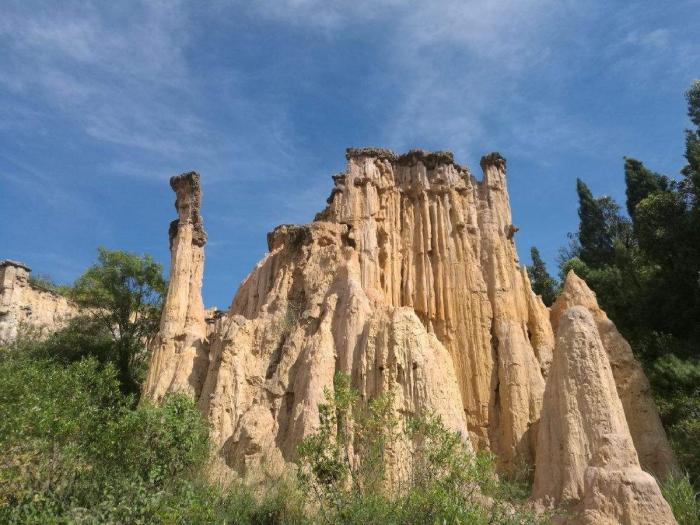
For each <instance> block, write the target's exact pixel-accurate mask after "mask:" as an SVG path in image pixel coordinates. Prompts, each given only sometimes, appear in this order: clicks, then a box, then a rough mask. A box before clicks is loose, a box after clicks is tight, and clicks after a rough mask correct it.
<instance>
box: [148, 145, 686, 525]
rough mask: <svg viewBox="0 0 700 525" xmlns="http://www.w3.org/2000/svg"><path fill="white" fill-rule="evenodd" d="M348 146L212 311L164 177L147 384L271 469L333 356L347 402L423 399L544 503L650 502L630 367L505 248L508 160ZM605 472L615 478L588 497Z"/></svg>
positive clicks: (186, 225)
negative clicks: (314, 199) (321, 193)
mask: <svg viewBox="0 0 700 525" xmlns="http://www.w3.org/2000/svg"><path fill="white" fill-rule="evenodd" d="M346 156H347V168H346V170H345V171H344V172H343V173H340V174H338V175H336V176H335V177H333V179H334V183H335V184H334V188H333V190H332V192H331V195H330V197H329V198H328V201H327V207H326V208H325V209H324V210H323V211H321V212H320V213H319V214H317V216H316V218H315V220H314V221H313V222H312V223H310V224H307V225H303V226H296V225H282V226H279V227H277V228H276V229H275V230H274V231H272V232H271V233H270V234H268V248H269V251H268V253H267V254H266V255H265V256H264V257H263V259H262V260H261V261H260V262H259V263H258V264H257V265H256V266H255V268H253V270H252V271H251V273H250V274H249V275H248V276H247V277H246V278H245V279H244V280H243V282H242V283H241V286H240V288H239V289H238V291H237V292H236V294H235V296H234V298H233V301H232V303H231V306H230V308H229V309H228V311H227V312H225V313H222V312H216V313H214V312H209V313H206V314H205V311H204V309H203V307H202V300H201V293H200V289H201V279H202V265H203V252H202V247H203V244H204V239H205V235H204V232H203V229H202V224H201V218H200V216H199V205H200V191H199V178H198V176H196V174H187V175H183V176H180V177H176V178H174V179H173V181H171V184H172V186H173V189H174V190H175V192H176V194H177V202H176V207H177V210H178V214H179V219H178V221H176V222H175V223H174V226H173V227H171V251H172V260H171V281H170V288H169V291H168V297H167V300H166V305H165V309H164V312H163V318H162V321H161V327H160V333H159V335H158V337H157V339H156V344H155V345H154V355H153V359H152V362H151V366H150V370H149V376H148V381H147V385H146V389H145V395H146V397H147V398H150V399H154V400H159V399H161V398H162V396H163V395H165V394H166V393H167V392H173V391H186V392H189V393H190V394H192V395H193V396H194V397H195V398H196V400H197V403H198V406H199V407H200V409H201V410H202V412H203V413H204V414H205V415H206V417H207V419H208V421H209V423H210V425H211V429H212V441H213V443H214V447H215V450H216V456H217V458H218V459H219V460H220V464H221V466H223V467H225V468H227V469H233V470H235V471H238V472H241V473H250V472H252V471H254V472H261V471H264V470H267V471H270V472H278V471H279V470H280V469H281V468H283V466H284V465H285V464H287V463H289V462H292V461H294V460H295V458H296V447H297V445H298V444H299V443H300V442H301V441H302V440H303V439H304V438H305V437H306V436H308V435H309V434H311V433H313V432H315V430H316V429H317V428H318V424H319V409H318V406H319V404H321V403H323V402H324V401H325V395H326V392H327V391H330V392H332V389H333V378H334V376H335V374H336V373H337V372H343V373H345V374H348V375H349V376H350V378H351V381H352V386H353V387H354V388H356V389H357V390H358V392H359V393H360V395H361V398H362V400H364V401H368V400H370V399H372V398H375V397H376V396H379V395H381V394H384V393H391V394H392V396H393V399H394V407H393V408H394V410H395V411H396V414H397V415H399V416H400V417H402V418H409V417H412V416H416V415H419V414H425V413H435V414H437V415H439V416H440V417H441V418H442V420H443V422H444V423H445V424H446V425H447V426H448V427H449V428H451V429H453V430H454V431H456V432H459V433H460V434H461V435H462V436H463V437H464V439H465V441H467V442H471V444H472V446H473V447H474V448H478V449H488V450H491V451H493V452H495V453H496V455H497V457H498V459H499V462H500V467H501V468H502V469H505V470H507V469H511V468H514V467H516V466H520V464H521V463H526V464H527V463H529V464H531V465H532V464H533V463H535V462H536V463H537V472H538V481H537V484H536V495H537V496H538V498H539V499H540V500H543V499H549V500H552V501H557V502H558V501H562V502H567V503H568V502H571V504H572V505H583V504H584V503H582V502H586V503H585V505H587V507H586V508H587V509H589V510H590V512H589V515H590V516H594V515H595V514H594V513H595V512H599V514H600V516H618V515H619V513H620V512H623V511H624V512H627V510H628V509H636V510H630V512H642V511H641V510H639V509H641V508H642V500H641V499H639V498H641V495H645V496H644V497H645V498H646V499H645V501H646V500H648V501H655V502H656V503H654V505H657V503H658V505H657V506H659V507H658V508H661V507H662V503H663V504H665V503H664V502H663V500H661V501H660V502H658V501H657V500H654V498H656V495H657V493H658V487H657V486H656V485H655V483H651V482H653V479H652V478H650V477H645V476H647V475H646V474H644V473H643V472H642V470H641V469H640V468H639V462H638V460H637V459H636V458H637V456H636V451H635V449H634V446H639V447H641V450H643V451H646V450H647V449H646V448H645V447H646V445H645V444H644V443H646V442H645V441H644V440H645V439H649V438H648V437H645V436H644V435H643V433H644V432H647V431H649V432H652V434H653V432H656V431H657V430H658V429H655V427H654V428H652V427H653V425H651V424H648V423H644V424H640V426H639V427H636V426H634V425H636V423H635V424H633V425H631V426H634V428H635V429H636V430H634V431H633V433H632V437H630V431H629V430H628V428H627V420H626V416H625V411H626V410H627V409H628V407H627V405H626V403H627V402H628V401H626V399H628V398H630V399H629V403H631V404H630V407H634V408H633V410H641V409H640V407H647V408H648V407H649V406H651V407H652V408H653V404H652V405H648V403H651V399H650V398H649V397H648V385H647V389H646V390H644V388H643V386H644V385H643V384H642V383H641V382H640V381H641V380H640V379H639V377H638V376H639V374H641V369H639V370H637V368H634V366H637V367H638V365H636V362H634V360H633V358H632V360H631V361H630V360H629V359H628V358H629V357H630V356H631V353H630V354H629V356H628V355H627V354H624V352H623V351H626V350H625V348H624V344H626V343H624V340H623V339H622V338H621V337H620V336H619V334H617V332H616V331H615V332H614V333H613V330H614V326H612V323H609V320H607V317H605V314H604V313H602V312H600V310H599V309H598V307H597V304H595V307H594V303H595V299H594V298H593V302H591V301H590V297H588V296H586V295H585V294H583V293H582V292H581V288H580V287H574V285H573V284H569V283H567V287H566V288H565V290H564V294H563V295H562V297H561V298H560V299H559V301H558V302H557V303H556V304H555V306H554V307H553V309H552V312H551V321H550V311H549V310H548V309H547V308H546V307H545V306H544V304H543V303H542V300H541V298H539V297H538V296H536V295H535V294H534V293H533V292H532V289H531V286H530V282H529V280H528V277H527V272H526V269H525V268H524V267H523V266H522V265H521V264H520V263H519V261H518V258H517V253H516V249H515V233H516V232H517V227H516V226H515V225H514V224H513V222H512V218H511V211H510V205H509V201H508V194H507V191H506V181H505V169H506V163H505V160H504V159H503V158H502V157H501V156H500V155H499V154H497V153H492V154H489V155H486V156H484V157H483V158H482V161H481V168H482V171H483V178H482V180H480V181H478V180H477V179H476V178H475V177H474V176H473V175H472V173H471V172H470V171H469V170H468V169H467V168H465V167H463V166H460V165H458V164H457V163H455V162H454V159H453V158H452V154H450V153H447V152H436V153H426V152H423V151H420V150H414V151H410V152H408V153H407V154H404V155H396V154H394V153H393V152H391V151H389V150H385V149H379V148H362V149H349V150H348V151H347V155H346ZM582 301H583V302H582ZM569 303H571V304H569ZM577 304H582V305H583V306H585V307H586V308H579V309H574V310H569V306H573V305H577ZM565 311H566V313H565ZM570 312H573V313H572V314H571V315H573V314H576V315H575V316H574V317H572V318H571V319H569V317H570V315H569V314H570ZM591 315H592V316H593V317H591ZM560 316H563V318H566V319H569V320H568V321H566V322H564V321H560V320H559V318H560ZM567 316H569V317H567ZM593 319H595V321H593ZM606 321H607V323H606ZM567 323H568V324H567ZM559 325H562V326H564V325H566V326H568V328H567V329H566V330H564V331H562V327H560V326H559ZM611 326H612V328H611ZM557 329H559V331H558V332H556V331H557ZM555 332H556V333H557V340H556V347H555V337H554V334H555ZM614 334H617V336H616V337H617V339H615V337H614ZM596 338H597V339H596ZM623 343H624V344H623ZM621 348H622V350H621ZM626 349H627V350H629V347H628V346H627V347H626ZM608 354H610V357H609V358H608ZM623 354H624V355H623ZM608 361H610V363H612V365H613V368H612V371H611V368H610V363H609V362H608ZM625 367H627V368H625ZM618 368H619V370H620V373H619V374H618V371H616V370H617V369H618ZM641 377H642V379H643V375H642V376H641ZM545 380H546V389H545ZM579 383H581V384H579ZM618 392H620V394H619V397H618ZM633 394H634V395H642V394H644V395H645V396H647V397H645V398H644V400H641V401H640V400H639V399H637V400H634V399H631V397H633ZM620 398H622V401H620ZM649 413H650V412H649V411H647V412H646V414H649ZM654 414H655V412H654ZM638 417H641V416H638ZM644 417H646V416H644ZM627 418H628V419H629V420H632V419H633V417H632V415H628V416H627ZM642 419H643V418H642ZM647 419H648V420H649V421H650V419H649V418H647ZM657 420H658V417H657ZM645 421H646V419H645ZM637 428H639V429H646V430H637ZM637 432H641V434H639V435H638V434H637ZM653 435H654V436H657V437H658V436H659V434H658V433H656V434H653ZM662 435H663V434H661V436H662ZM606 436H607V437H606ZM635 436H636V437H635ZM632 438H634V439H635V441H634V445H633V444H632ZM638 438H639V439H641V441H639V445H637V439H638ZM659 439H660V438H659ZM606 440H608V441H609V442H610V443H615V444H616V445H615V446H607V445H605V443H607V442H608V441H606ZM625 440H626V441H625ZM657 443H658V444H659V446H661V445H662V444H665V443H666V442H665V437H664V440H663V442H662V441H660V440H657ZM407 445H408V446H397V447H395V448H393V449H392V451H391V453H389V454H388V455H387V458H386V461H387V463H388V464H387V467H388V469H387V470H388V472H389V473H390V476H392V477H394V478H397V479H398V478H400V477H401V476H403V475H405V472H406V469H407V468H409V466H410V462H411V454H410V444H407ZM623 445H624V446H623ZM665 446H667V444H666V445H665ZM606 447H607V448H606ZM616 447H617V448H616ZM618 448H619V451H620V454H619V455H618V454H617V451H618ZM536 452H537V453H536ZM352 453H353V452H352V451H350V455H352ZM658 461H659V462H660V463H663V462H664V461H666V460H665V459H664V457H663V456H659V457H658ZM670 461H672V457H671V459H670V460H669V462H670ZM642 464H643V465H646V463H644V461H643V463H642ZM541 465H544V466H541ZM596 468H598V469H603V470H595V469H596ZM550 471H551V475H550V477H547V475H546V473H547V472H550ZM392 479H393V478H392ZM616 480H617V481H616ZM649 480H651V482H649ZM615 483H617V485H615ZM650 483H651V484H650ZM628 485H629V486H632V487H633V488H634V491H633V492H629V493H628V492H625V491H626V490H627V489H624V488H623V486H628ZM603 486H605V487H607V488H610V489H611V490H613V489H614V490H617V492H615V493H614V494H616V495H613V492H610V493H608V492H606V493H605V494H604V496H605V497H606V498H607V497H609V498H612V499H609V500H607V499H601V498H602V496H601V497H599V495H598V492H599V487H603ZM587 487H589V488H587ZM597 487H598V488H597ZM607 488H606V490H607ZM618 489H619V490H618ZM654 491H656V492H654ZM625 498H627V499H625ZM611 506H612V507H614V509H612V507H611ZM577 508H578V507H577ZM654 508H657V507H654ZM611 509H612V510H611ZM620 509H622V510H620ZM659 512H660V511H659ZM657 514H658V513H657ZM658 515H659V516H661V514H658ZM587 519H588V518H587ZM601 519H602V518H601ZM606 519H607V518H606ZM615 519H617V518H615ZM620 519H621V518H620ZM660 523H663V521H662V522H660Z"/></svg>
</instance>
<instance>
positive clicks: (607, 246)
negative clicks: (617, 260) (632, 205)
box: [576, 179, 613, 265]
mask: <svg viewBox="0 0 700 525" xmlns="http://www.w3.org/2000/svg"><path fill="white" fill-rule="evenodd" d="M576 193H577V194H578V203H579V206H578V216H579V221H580V222H579V228H578V241H579V243H580V255H579V257H580V258H581V260H582V261H583V262H585V263H586V264H588V265H600V264H604V263H606V262H609V261H610V260H611V259H612V255H613V240H612V238H611V237H610V232H609V231H608V227H607V226H608V224H607V220H606V219H608V218H609V217H606V215H607V216H609V215H610V211H611V210H610V209H609V207H608V209H607V210H606V209H605V208H604V207H603V206H602V205H601V202H600V201H599V200H598V199H595V198H594V197H593V194H592V193H591V190H590V189H589V188H588V186H587V185H586V183H585V182H583V181H582V180H581V179H576ZM606 212H607V213H606Z"/></svg>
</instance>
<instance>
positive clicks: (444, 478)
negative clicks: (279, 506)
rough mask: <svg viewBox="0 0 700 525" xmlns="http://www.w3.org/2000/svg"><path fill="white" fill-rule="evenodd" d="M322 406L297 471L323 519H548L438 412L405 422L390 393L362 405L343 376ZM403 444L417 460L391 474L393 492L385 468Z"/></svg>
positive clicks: (303, 445)
mask: <svg viewBox="0 0 700 525" xmlns="http://www.w3.org/2000/svg"><path fill="white" fill-rule="evenodd" d="M319 410H320V414H321V425H320V427H319V430H318V432H317V433H315V434H313V435H311V436H309V437H308V438H306V439H305V440H304V441H303V442H302V443H301V445H300V446H299V467H300V468H299V476H300V481H301V483H302V486H303V487H306V488H307V491H308V492H309V493H310V494H313V496H314V500H315V507H317V508H318V509H319V511H318V516H319V518H320V520H321V521H322V522H323V523H343V524H355V523H357V524H371V523H377V524H379V523H382V524H384V523H386V524H394V523H395V524H400V523H474V524H481V523H483V524H486V523H501V524H505V523H513V524H515V523H519V524H526V523H533V524H534V523H542V522H546V520H547V519H548V517H547V516H542V517H537V516H535V515H534V514H533V513H531V512H528V511H526V510H524V509H523V508H521V507H520V506H519V505H518V503H517V502H516V501H515V498H513V497H512V496H513V494H514V492H513V490H512V486H507V485H505V484H503V483H502V482H500V481H499V480H498V476H497V475H496V473H495V470H494V461H493V457H492V456H490V455H488V454H474V453H472V452H471V451H470V449H469V447H468V446H467V444H466V443H465V441H464V438H463V437H462V436H460V435H458V434H456V433H454V432H451V431H450V430H448V429H447V428H446V427H445V426H444V425H443V424H442V422H441V421H440V419H439V418H438V417H435V416H432V417H425V418H419V419H414V420H409V421H406V422H404V423H405V424H404V425H403V427H404V428H401V426H402V425H401V424H400V423H401V422H400V421H399V420H398V419H397V417H396V415H395V413H394V410H393V398H392V396H391V395H382V396H379V397H378V398H376V399H374V400H371V401H369V402H368V403H367V404H366V405H360V403H359V396H358V395H357V393H356V392H355V391H354V390H353V389H352V388H351V387H350V381H349V378H348V376H345V375H342V374H338V375H336V377H335V380H334V389H333V392H329V391H327V392H326V402H325V403H324V404H322V405H321V406H320V407H319ZM402 446H408V447H411V458H412V459H411V463H410V465H408V466H407V467H408V473H407V475H406V479H401V478H399V479H396V478H395V477H394V478H391V479H392V482H393V486H394V489H393V490H391V491H390V490H389V489H388V488H389V486H390V485H389V479H390V476H391V475H392V474H391V473H389V472H387V471H386V470H385V468H384V466H385V465H386V459H387V458H391V454H392V451H394V450H396V449H397V448H399V447H402ZM350 450H352V452H353V453H352V454H351V453H350V452H349V451H350ZM358 457H359V458H360V459H358ZM394 475H395V473H394ZM396 485H398V487H397V486H396ZM528 492H529V491H528Z"/></svg>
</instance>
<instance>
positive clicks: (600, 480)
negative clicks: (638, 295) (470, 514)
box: [533, 306, 676, 525]
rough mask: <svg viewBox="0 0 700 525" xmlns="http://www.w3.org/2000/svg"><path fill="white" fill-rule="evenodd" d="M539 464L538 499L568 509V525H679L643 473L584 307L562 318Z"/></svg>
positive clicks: (535, 490)
mask: <svg viewBox="0 0 700 525" xmlns="http://www.w3.org/2000/svg"><path fill="white" fill-rule="evenodd" d="M536 457H537V461H536V468H535V483H534V486H533V498H534V499H536V500H539V501H541V502H544V503H545V505H547V506H551V505H563V506H564V507H566V508H568V509H569V510H570V512H571V514H570V516H569V518H568V523H571V524H584V523H585V524H611V525H612V524H626V525H639V524H648V525H652V524H653V525H671V524H675V523H676V521H675V520H674V518H673V514H672V513H671V509H670V507H669V506H668V504H667V503H666V501H665V500H664V499H663V497H662V496H661V491H660V490H659V487H658V485H657V484H656V481H655V480H654V478H653V477H652V476H651V475H649V474H647V473H646V472H644V471H642V469H641V468H640V465H639V461H638V458H637V453H636V451H635V449H634V445H633V443H632V437H631V436H630V433H629V429H628V427H627V421H626V419H625V413H624V410H623V407H622V402H621V401H620V398H619V397H618V395H617V389H616V387H615V379H614V377H613V373H612V370H611V368H610V363H609V361H608V356H607V353H606V351H605V349H604V347H603V342H602V340H601V338H600V335H599V334H598V328H597V326H596V323H595V321H594V319H593V316H592V314H591V313H590V312H589V311H588V309H586V308H585V307H583V306H574V307H572V308H569V309H568V310H566V311H565V312H564V313H562V314H561V315H560V317H559V327H558V330H557V337H556V347H555V350H554V359H553V361H552V366H551V368H550V371H549V377H548V379H547V386H546V389H545V395H544V403H543V406H542V419H541V421H540V427H539V434H538V442H537V456H536Z"/></svg>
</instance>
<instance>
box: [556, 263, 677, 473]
mask: <svg viewBox="0 0 700 525" xmlns="http://www.w3.org/2000/svg"><path fill="white" fill-rule="evenodd" d="M575 305H580V306H583V307H585V308H586V309H587V310H588V311H589V312H590V313H591V315H592V316H593V319H594V321H595V324H596V327H597V329H598V333H599V334H600V338H601V340H602V342H603V347H604V348H605V351H606V352H607V354H608V359H609V360H610V365H611V367H612V373H613V376H614V377H615V385H616V387H617V394H618V395H619V396H620V400H621V401H622V407H623V408H624V411H625V417H626V419H627V424H628V426H629V429H630V434H631V435H632V440H633V441H634V447H635V449H636V450H637V454H638V455H639V462H640V463H641V465H642V468H643V469H644V470H646V471H647V472H649V473H651V474H653V475H654V476H656V477H657V478H659V479H663V478H665V477H666V475H668V474H669V473H675V472H678V471H679V468H678V463H677V462H676V459H675V456H674V454H673V451H672V450H671V446H670V444H669V442H668V439H667V438H666V432H664V428H663V426H662V425H661V419H660V418H659V412H658V410H657V408H656V405H655V404H654V399H653V397H652V395H651V388H650V386H649V381H648V380H647V378H646V376H645V375H644V371H643V370H642V366H641V365H640V363H639V361H637V360H636V359H635V357H634V354H633V353H632V349H631V348H630V345H629V344H628V343H627V341H626V340H625V339H624V337H622V335H621V334H620V332H618V331H617V328H616V327H615V324H614V323H613V322H612V321H611V320H610V319H608V316H607V315H606V314H605V312H604V311H603V310H601V309H600V307H599V306H598V301H597V300H596V296H595V293H594V292H593V291H592V290H591V289H590V288H589V287H588V285H586V282H585V281H584V280H583V279H581V278H580V277H579V276H577V275H576V274H575V273H574V271H573V270H571V271H570V272H569V273H568V275H567V276H566V281H565V283H564V288H563V289H562V292H561V294H560V295H559V297H557V300H556V301H555V302H554V304H553V305H552V308H551V312H550V316H551V321H552V327H553V329H554V331H555V333H556V331H557V328H558V325H559V323H560V317H561V315H562V313H563V312H565V311H566V310H568V309H569V308H570V307H572V306H575Z"/></svg>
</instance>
